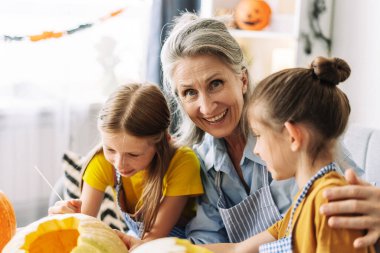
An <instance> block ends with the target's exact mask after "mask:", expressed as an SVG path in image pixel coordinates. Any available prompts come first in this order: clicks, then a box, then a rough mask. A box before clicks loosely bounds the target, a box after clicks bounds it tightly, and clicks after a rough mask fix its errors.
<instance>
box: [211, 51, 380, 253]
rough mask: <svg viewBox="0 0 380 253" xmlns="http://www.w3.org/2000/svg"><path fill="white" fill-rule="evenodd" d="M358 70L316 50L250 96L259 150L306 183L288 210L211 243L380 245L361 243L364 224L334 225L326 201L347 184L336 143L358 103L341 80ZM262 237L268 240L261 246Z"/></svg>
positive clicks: (281, 174)
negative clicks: (261, 227)
mask: <svg viewBox="0 0 380 253" xmlns="http://www.w3.org/2000/svg"><path fill="white" fill-rule="evenodd" d="M349 75H350V67H349V66H348V64H347V63H346V62H345V61H344V60H342V59H338V58H333V59H326V58H323V57H318V58H316V59H315V60H314V61H313V62H312V64H311V67H310V68H308V69H306V68H293V69H286V70H282V71H279V72H277V73H274V74H272V75H270V76H269V77H267V78H265V79H264V80H262V81H261V82H260V83H259V84H258V85H257V87H256V88H255V90H254V91H253V94H252V96H251V97H250V100H249V102H248V107H247V114H246V115H247V118H248V122H249V126H250V128H251V130H252V132H253V133H254V135H255V136H256V145H255V147H254V150H253V152H254V153H255V154H256V155H258V156H260V158H261V159H263V160H264V161H265V162H266V168H267V169H268V170H269V171H270V172H271V175H272V177H273V178H274V179H275V180H284V179H288V178H291V177H294V178H295V181H296V184H297V186H298V189H300V191H299V192H298V193H297V194H296V196H295V198H294V201H293V204H292V205H291V207H290V209H289V210H288V211H287V213H286V214H285V216H284V217H283V218H282V219H281V220H280V221H278V222H277V223H275V224H274V225H272V226H271V227H269V228H268V229H267V230H266V231H264V232H261V233H259V234H257V235H255V236H253V237H251V238H249V239H247V240H245V241H243V242H240V243H235V244H213V245H206V247H207V248H210V249H211V250H214V251H215V252H239V253H243V252H374V248H373V246H370V247H366V248H365V247H363V248H361V249H355V248H354V247H353V242H354V240H355V239H356V238H358V237H360V236H363V235H364V234H365V231H364V230H351V229H333V228H331V227H329V225H328V217H326V216H325V215H322V214H320V212H319V209H320V207H321V206H322V205H323V204H324V203H327V202H328V200H327V199H326V198H325V197H324V196H323V191H324V190H326V189H328V188H331V187H335V186H342V185H347V183H346V181H345V179H344V177H343V176H342V175H341V174H340V173H338V171H339V170H340V169H339V165H338V164H337V163H336V162H335V161H336V156H335V149H336V145H337V143H338V138H339V137H340V136H341V134H342V133H343V132H344V130H345V128H346V126H347V122H348V118H349V114H350V103H349V101H348V98H347V96H346V95H345V94H344V92H343V91H342V90H340V89H339V88H338V87H337V86H338V84H339V83H340V82H343V81H344V80H346V79H347V78H348V77H349ZM260 245H261V246H260Z"/></svg>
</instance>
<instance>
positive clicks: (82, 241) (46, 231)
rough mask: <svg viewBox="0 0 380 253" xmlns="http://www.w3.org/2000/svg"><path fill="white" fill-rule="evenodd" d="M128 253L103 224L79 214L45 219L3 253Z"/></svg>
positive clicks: (21, 233)
mask: <svg viewBox="0 0 380 253" xmlns="http://www.w3.org/2000/svg"><path fill="white" fill-rule="evenodd" d="M37 252H38V253H52V252H54V253H69V252H72V253H74V252H75V253H83V252H102V253H113V252H118V253H128V249H127V247H126V246H125V245H124V243H123V241H122V240H121V239H120V238H119V237H118V236H117V234H116V233H115V232H114V231H113V230H112V229H111V228H110V227H109V226H107V225H106V224H105V223H103V222H102V221H100V220H98V219H96V218H94V217H91V216H88V215H85V214H80V213H75V214H56V215H51V216H46V217H43V218H41V219H39V220H37V221H35V222H33V223H31V224H29V225H28V226H26V227H24V228H22V229H21V230H20V231H18V232H17V233H16V235H15V236H14V237H13V238H12V240H10V241H9V242H8V244H7V245H6V246H5V247H4V249H3V251H2V253H37Z"/></svg>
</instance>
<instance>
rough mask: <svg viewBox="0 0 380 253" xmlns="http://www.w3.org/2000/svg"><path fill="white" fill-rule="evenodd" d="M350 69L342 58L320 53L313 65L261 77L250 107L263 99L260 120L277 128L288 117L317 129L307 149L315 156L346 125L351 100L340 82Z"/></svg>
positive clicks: (289, 119)
mask: <svg viewBox="0 0 380 253" xmlns="http://www.w3.org/2000/svg"><path fill="white" fill-rule="evenodd" d="M350 73H351V70H350V67H349V65H348V64H347V63H346V62H345V61H344V60H342V59H339V58H332V59H327V58H323V57H317V58H316V59H315V60H314V61H313V62H312V64H311V67H310V68H293V69H285V70H282V71H279V72H277V73H274V74H272V75H270V76H269V77H267V78H265V79H264V80H262V81H261V82H260V83H259V84H258V85H257V87H256V88H255V89H254V91H253V94H252V96H251V99H250V102H249V108H253V107H254V106H255V105H256V104H257V103H260V104H261V103H263V108H265V109H264V110H263V111H262V112H261V113H260V114H261V115H260V119H259V120H260V122H262V123H265V124H266V125H269V126H270V127H271V128H272V129H274V130H280V129H282V126H283V125H284V123H285V122H287V121H288V122H292V123H300V122H302V123H307V124H308V126H310V127H311V128H312V130H314V131H313V134H314V138H313V141H312V143H311V145H310V146H309V147H308V149H309V150H308V151H309V153H310V155H312V156H314V157H315V156H316V155H317V154H318V153H319V152H320V151H321V150H322V149H323V148H324V145H325V144H326V143H328V141H329V140H334V139H336V138H338V137H339V136H340V135H341V134H342V133H343V132H344V130H345V128H346V126H347V122H348V118H349V115H350V111H351V108H350V103H349V101H348V98H347V96H346V94H344V92H343V91H342V90H340V89H339V88H338V87H337V85H338V84H339V83H340V82H343V81H345V80H346V79H347V78H348V77H349V76H350Z"/></svg>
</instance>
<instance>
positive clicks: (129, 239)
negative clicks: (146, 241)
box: [114, 229, 143, 251]
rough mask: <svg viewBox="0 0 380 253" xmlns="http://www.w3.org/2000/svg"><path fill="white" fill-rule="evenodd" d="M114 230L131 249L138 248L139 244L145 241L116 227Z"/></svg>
mask: <svg viewBox="0 0 380 253" xmlns="http://www.w3.org/2000/svg"><path fill="white" fill-rule="evenodd" d="M114 231H115V232H116V234H117V235H118V236H119V238H120V239H121V240H122V241H123V242H124V244H125V246H127V248H128V249H129V250H130V251H132V250H133V249H134V248H136V247H137V246H139V245H140V244H142V243H143V241H142V240H140V239H137V238H135V237H133V236H130V235H127V234H125V233H123V232H121V231H119V230H117V229H114Z"/></svg>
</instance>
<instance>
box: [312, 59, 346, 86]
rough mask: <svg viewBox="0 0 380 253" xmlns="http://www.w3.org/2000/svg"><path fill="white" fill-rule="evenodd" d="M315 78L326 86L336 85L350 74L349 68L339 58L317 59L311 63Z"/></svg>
mask: <svg viewBox="0 0 380 253" xmlns="http://www.w3.org/2000/svg"><path fill="white" fill-rule="evenodd" d="M311 68H312V69H313V72H314V74H315V76H316V77H317V78H318V79H319V80H321V81H322V83H325V84H327V85H338V84H339V83H340V82H343V81H345V80H346V79H347V78H348V77H349V76H350V74H351V69H350V66H349V65H348V64H347V62H346V61H345V60H342V59H340V58H325V57H321V56H319V57H317V58H315V59H314V61H313V62H312V63H311Z"/></svg>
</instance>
